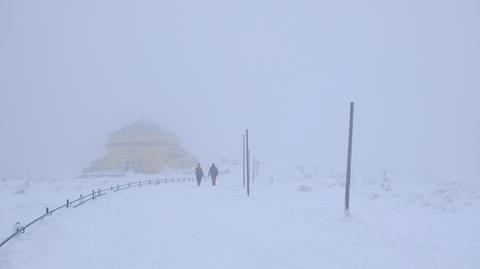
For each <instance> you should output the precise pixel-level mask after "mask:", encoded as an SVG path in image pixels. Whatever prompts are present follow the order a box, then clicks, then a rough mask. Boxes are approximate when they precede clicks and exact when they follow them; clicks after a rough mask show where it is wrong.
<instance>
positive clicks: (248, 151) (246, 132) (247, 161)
mask: <svg viewBox="0 0 480 269" xmlns="http://www.w3.org/2000/svg"><path fill="white" fill-rule="evenodd" d="M245 152H246V159H245V161H246V166H247V170H246V173H247V195H250V149H249V148H248V129H246V130H245Z"/></svg>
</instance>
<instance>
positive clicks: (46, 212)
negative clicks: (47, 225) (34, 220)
mask: <svg viewBox="0 0 480 269" xmlns="http://www.w3.org/2000/svg"><path fill="white" fill-rule="evenodd" d="M48 213H49V211H48V207H47V208H46V209H45V215H48Z"/></svg>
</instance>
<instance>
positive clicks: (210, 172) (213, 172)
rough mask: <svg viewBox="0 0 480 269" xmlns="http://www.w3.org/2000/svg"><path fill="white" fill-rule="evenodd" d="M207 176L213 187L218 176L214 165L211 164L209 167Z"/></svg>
mask: <svg viewBox="0 0 480 269" xmlns="http://www.w3.org/2000/svg"><path fill="white" fill-rule="evenodd" d="M208 175H209V176H211V177H212V185H213V186H215V184H216V183H217V176H218V168H217V167H216V166H215V163H212V166H210V170H208Z"/></svg>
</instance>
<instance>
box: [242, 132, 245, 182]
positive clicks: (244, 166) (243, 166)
mask: <svg viewBox="0 0 480 269" xmlns="http://www.w3.org/2000/svg"><path fill="white" fill-rule="evenodd" d="M242 186H243V187H245V135H243V184H242Z"/></svg>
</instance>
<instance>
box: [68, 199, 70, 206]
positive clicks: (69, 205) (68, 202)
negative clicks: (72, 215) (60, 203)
mask: <svg viewBox="0 0 480 269" xmlns="http://www.w3.org/2000/svg"><path fill="white" fill-rule="evenodd" d="M69 206H70V202H69V201H68V199H67V208H68V207H69Z"/></svg>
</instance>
